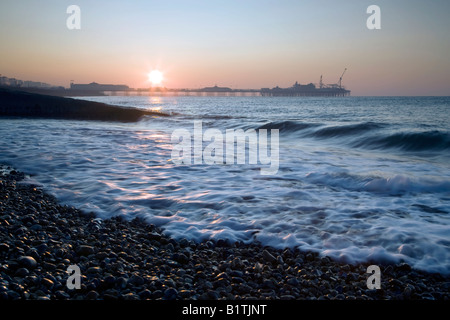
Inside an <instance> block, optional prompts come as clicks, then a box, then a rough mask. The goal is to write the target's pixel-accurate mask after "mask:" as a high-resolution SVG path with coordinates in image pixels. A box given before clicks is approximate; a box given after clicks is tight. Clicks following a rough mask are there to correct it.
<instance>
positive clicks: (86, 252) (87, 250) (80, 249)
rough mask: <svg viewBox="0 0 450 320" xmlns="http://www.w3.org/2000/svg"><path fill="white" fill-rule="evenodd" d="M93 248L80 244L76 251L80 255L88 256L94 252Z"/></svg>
mask: <svg viewBox="0 0 450 320" xmlns="http://www.w3.org/2000/svg"><path fill="white" fill-rule="evenodd" d="M94 252H95V251H94V248H93V247H91V246H88V245H81V246H79V247H78V249H77V253H78V254H79V255H81V256H89V255H91V254H94Z"/></svg>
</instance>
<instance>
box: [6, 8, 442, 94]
mask: <svg viewBox="0 0 450 320" xmlns="http://www.w3.org/2000/svg"><path fill="white" fill-rule="evenodd" d="M70 5H77V6H78V7H79V8H80V29H75V30H70V29H69V28H68V27H67V25H66V22H67V19H68V18H70V16H71V14H68V13H67V12H66V10H67V7H69V6H70ZM370 5H377V6H379V8H380V25H381V29H375V30H370V29H368V28H367V24H366V22H367V19H368V18H369V17H370V16H371V14H369V13H367V8H368V7H369V6H370ZM449 14H450V1H448V0H430V1H417V0H370V1H365V0H340V1H338V0H245V1H243V0H226V1H221V0H214V1H213V0H203V1H200V0H166V1H161V0H157V1H153V0H146V1H138V0H130V1H111V0H110V1H103V0H96V1H87V0H86V1H84V0H41V1H38V0H20V1H17V0H1V1H0V74H2V75H4V76H8V77H14V78H17V79H21V80H32V81H42V82H47V83H50V84H53V85H61V86H64V87H69V84H70V81H71V80H73V81H74V82H75V83H90V82H93V81H95V82H98V83H108V84H126V85H128V86H130V87H132V88H145V87H149V86H151V83H150V82H149V80H148V74H149V72H150V71H152V70H155V69H157V70H160V71H161V72H162V73H163V76H164V79H163V82H162V84H161V85H162V86H165V87H167V88H201V87H205V86H213V85H218V86H226V87H231V88H254V89H259V88H263V87H268V88H272V87H275V86H277V85H278V86H280V87H289V86H291V85H293V84H294V83H295V82H296V81H298V82H299V83H302V84H307V83H311V82H312V83H319V80H320V76H321V75H322V76H323V82H324V83H326V84H333V83H337V82H338V81H339V78H340V76H341V74H342V72H343V71H344V69H345V68H347V71H346V73H345V75H344V77H343V80H342V85H344V86H345V87H346V88H347V89H350V90H351V91H352V95H354V96H383V95H384V96H402V95H405V96H410V95H412V96H423V95H424V96H427V95H428V96H429V95H446V96H450V54H449V53H450V19H448V17H449Z"/></svg>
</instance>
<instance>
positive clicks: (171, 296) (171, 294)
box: [164, 288, 178, 300]
mask: <svg viewBox="0 0 450 320" xmlns="http://www.w3.org/2000/svg"><path fill="white" fill-rule="evenodd" d="M177 297H178V291H177V289H174V288H168V289H166V290H165V291H164V300H175V299H176V298H177Z"/></svg>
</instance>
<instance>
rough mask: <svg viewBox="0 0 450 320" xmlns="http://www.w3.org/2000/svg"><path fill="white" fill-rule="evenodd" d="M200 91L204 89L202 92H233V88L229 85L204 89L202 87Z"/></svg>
mask: <svg viewBox="0 0 450 320" xmlns="http://www.w3.org/2000/svg"><path fill="white" fill-rule="evenodd" d="M200 91H202V92H231V91H233V90H232V89H231V88H228V87H218V86H214V87H205V88H203V89H200Z"/></svg>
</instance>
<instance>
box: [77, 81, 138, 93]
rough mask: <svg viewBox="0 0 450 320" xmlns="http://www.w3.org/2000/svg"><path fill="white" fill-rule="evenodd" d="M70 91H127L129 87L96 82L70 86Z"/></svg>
mask: <svg viewBox="0 0 450 320" xmlns="http://www.w3.org/2000/svg"><path fill="white" fill-rule="evenodd" d="M70 89H71V90H81V91H128V90H130V87H128V86H126V85H124V84H118V85H117V84H100V83H96V82H91V83H89V84H74V83H71V84H70Z"/></svg>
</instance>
